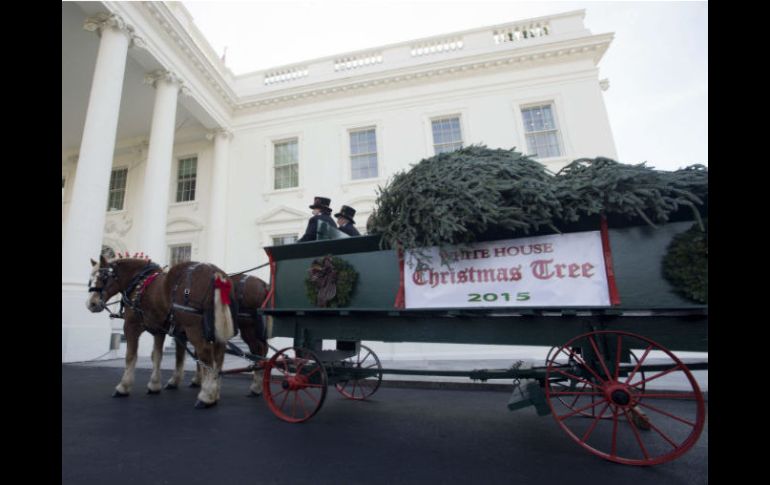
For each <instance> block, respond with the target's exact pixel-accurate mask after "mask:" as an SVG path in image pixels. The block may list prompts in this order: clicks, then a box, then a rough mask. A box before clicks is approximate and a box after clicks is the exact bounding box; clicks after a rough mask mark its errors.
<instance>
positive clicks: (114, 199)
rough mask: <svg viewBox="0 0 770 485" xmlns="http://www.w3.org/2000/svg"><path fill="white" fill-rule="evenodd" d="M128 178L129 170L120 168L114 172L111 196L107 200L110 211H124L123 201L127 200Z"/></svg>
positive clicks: (111, 181)
mask: <svg viewBox="0 0 770 485" xmlns="http://www.w3.org/2000/svg"><path fill="white" fill-rule="evenodd" d="M127 177H128V169H127V168H120V169H117V170H113V171H112V175H111V176H110V196H109V198H108V199H107V210H108V211H120V210H123V201H124V199H125V198H126V178H127Z"/></svg>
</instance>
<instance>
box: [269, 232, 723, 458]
mask: <svg viewBox="0 0 770 485" xmlns="http://www.w3.org/2000/svg"><path fill="white" fill-rule="evenodd" d="M683 219H685V218H684V217H680V218H678V219H677V218H673V219H672V221H671V222H669V223H667V224H665V225H662V226H660V227H657V228H653V227H649V226H646V225H640V224H631V223H627V222H622V221H614V220H612V219H610V220H609V221H607V220H604V219H599V218H596V219H587V220H585V221H582V222H581V223H580V225H573V226H571V227H567V228H562V229H563V232H564V234H565V235H568V234H588V233H595V234H596V237H597V238H598V237H601V244H602V247H603V250H604V257H605V258H606V260H605V263H606V267H605V268H604V271H606V273H607V284H608V288H609V295H608V299H609V300H610V303H609V304H606V305H598V306H597V305H593V304H587V305H582V304H579V303H578V304H571V305H565V306H560V307H558V306H557V307H554V306H552V305H549V306H537V305H528V304H527V302H526V301H525V302H520V301H519V302H513V301H511V303H501V301H495V304H494V306H491V305H486V304H485V301H486V302H488V301H490V300H492V298H493V297H494V299H495V300H503V296H505V295H507V294H508V293H502V292H498V293H484V294H479V295H478V297H473V296H471V297H470V298H471V299H472V300H473V299H474V298H475V300H473V301H474V303H468V302H464V303H457V304H453V305H450V306H447V307H430V308H412V307H410V305H409V304H408V301H406V304H405V299H404V292H405V289H404V286H405V284H404V281H405V279H407V280H408V279H409V278H410V276H409V271H410V270H409V265H408V263H409V262H408V261H407V263H406V265H405V263H404V261H405V259H408V258H406V257H405V255H404V254H402V253H400V252H399V251H397V250H383V249H380V239H379V238H378V237H377V236H363V237H356V238H343V237H340V236H339V234H338V233H336V232H335V231H334V230H328V229H327V230H326V231H325V235H324V236H323V237H325V238H326V239H325V240H318V241H315V242H311V243H300V244H292V245H285V246H273V247H267V248H265V251H266V252H267V253H268V256H269V258H270V266H271V293H270V295H269V296H268V299H267V301H266V302H265V305H264V307H263V309H262V310H261V313H262V314H263V315H266V316H269V317H271V318H272V328H273V330H272V335H273V336H279V337H290V338H293V340H294V344H293V347H290V348H286V349H283V350H280V351H278V352H276V353H275V354H274V355H273V356H272V358H270V359H269V360H267V361H265V362H264V363H262V364H261V365H260V366H259V367H264V396H265V399H266V401H267V403H268V405H269V407H270V409H271V410H272V411H273V412H274V413H275V414H276V416H278V417H279V418H280V419H283V420H285V421H288V422H303V421H306V420H308V419H310V418H311V417H312V416H313V415H315V414H316V413H317V412H318V410H319V409H320V408H321V406H322V405H323V402H324V399H325V397H326V394H327V389H328V387H329V385H333V386H334V387H335V389H336V390H337V391H339V392H340V393H341V394H342V395H343V396H345V397H346V398H349V399H356V400H362V399H366V398H368V397H369V396H371V395H372V394H374V393H375V392H376V391H377V389H378V387H379V385H380V382H381V380H382V376H383V374H411V375H418V374H420V375H451V376H467V377H469V378H471V379H478V380H491V379H507V380H513V382H514V384H515V386H514V395H513V396H512V397H511V400H510V402H509V408H510V409H512V410H513V409H518V408H521V407H524V406H525V405H532V406H534V407H535V409H536V410H537V413H538V414H539V415H544V414H552V415H553V416H554V417H555V418H556V421H557V422H558V423H559V425H560V426H561V427H562V428H563V429H564V431H565V432H567V434H568V435H569V436H570V437H571V438H573V439H574V440H575V441H576V442H577V443H578V444H579V445H580V446H582V447H583V448H585V449H587V450H588V451H590V452H592V453H594V454H596V455H598V456H600V457H602V458H605V459H608V460H611V461H614V462H618V463H623V464H632V465H653V464H659V463H663V462H666V461H669V460H672V459H675V458H676V457H678V456H680V455H681V454H683V453H684V452H686V451H687V450H688V449H689V448H691V447H692V446H693V445H694V444H695V442H696V441H697V439H698V437H699V436H700V434H701V431H702V430H703V427H704V423H705V414H706V412H705V405H704V399H703V395H702V392H701V390H700V388H699V386H698V383H697V381H696V379H695V378H694V376H693V374H692V371H696V370H707V368H708V361H707V359H701V360H700V361H692V359H690V360H689V361H688V362H687V363H685V362H683V361H682V360H681V359H680V358H678V357H677V356H676V355H675V354H674V353H673V352H672V350H670V349H673V350H676V351H688V352H707V351H708V307H707V305H705V304H696V303H693V302H692V301H690V300H687V299H685V298H684V297H682V296H681V294H680V292H679V291H677V289H675V288H673V287H672V285H671V283H669V282H668V281H667V280H666V279H664V278H663V276H662V270H661V265H662V261H663V258H664V256H665V255H666V253H667V251H668V247H669V245H670V243H671V241H672V239H673V238H674V237H675V236H676V235H678V234H681V233H684V232H685V231H687V230H688V229H689V228H691V227H692V225H693V222H692V221H688V220H683ZM541 236H548V233H547V232H545V231H544V232H542V233H539V234H535V235H529V236H527V237H541ZM553 237H562V236H559V235H554V236H553ZM319 239H321V236H319ZM493 242H494V241H493ZM327 257H331V259H327V261H326V263H327V264H326V265H327V269H329V262H331V261H336V262H337V263H339V262H340V261H342V262H344V263H347V264H346V265H345V267H346V268H348V271H349V272H353V273H355V274H356V277H357V278H356V281H355V285H354V288H353V290H352V292H348V293H349V294H347V295H344V296H346V299H347V300H349V301H347V302H346V303H345V305H344V306H337V307H319V301H314V300H313V299H312V298H313V296H315V295H314V294H313V293H312V292H309V291H308V287H307V282H306V280H307V279H308V276H309V274H311V273H310V270H311V267H312V266H313V265H314V264H315V265H316V266H317V267H316V270H318V268H319V267H320V266H319V265H321V264H322V263H323V261H324V258H327ZM532 264H533V265H534V263H532ZM533 267H534V266H533ZM418 268H419V267H418ZM337 269H339V267H337ZM564 271H565V275H564V276H565V279H569V278H568V277H567V273H566V272H567V267H566V266H565V268H564ZM577 271H578V270H577V267H576V269H575V274H574V275H570V276H574V277H575V278H577V276H576V275H577ZM446 274H449V273H446ZM479 275H480V273H479ZM335 277H336V278H339V277H340V274H339V273H334V274H332V275H331V276H330V275H329V272H328V271H327V273H326V278H327V279H328V278H331V279H332V280H334V278H335ZM415 281H417V279H415ZM543 284H545V283H543ZM503 286H505V285H504V284H503V283H501V286H500V287H501V288H502V287H503ZM318 291H319V292H320V291H321V290H318ZM415 291H417V290H415ZM458 294H459V293H458ZM327 296H328V295H327ZM407 296H408V295H407ZM463 298H464V296H463ZM407 300H408V299H407ZM508 300H509V301H510V300H511V298H510V297H508ZM330 301H331V300H330ZM458 301H459V300H458ZM478 303H480V304H478ZM323 340H335V341H336V343H337V344H336V348H335V349H334V350H323V349H322V346H321V343H322V341H323ZM361 341H382V342H432V343H458V344H490V345H491V344H493V345H532V346H547V347H551V351H550V352H549V354H548V356H547V357H546V359H545V361H542V362H531V363H522V362H511V364H512V365H511V366H510V367H509V368H505V369H469V370H467V371H430V370H406V369H387V368H383V366H382V364H381V362H380V360H379V358H378V357H377V356H376V355H375V354H374V352H373V351H372V350H371V349H369V348H367V347H366V346H364V345H362V344H361ZM672 389H673V390H672ZM469 412H470V411H469Z"/></svg>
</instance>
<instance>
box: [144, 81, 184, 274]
mask: <svg viewBox="0 0 770 485" xmlns="http://www.w3.org/2000/svg"><path fill="white" fill-rule="evenodd" d="M145 81H146V82H148V83H151V84H152V85H153V86H155V106H154V108H153V111H152V125H151V128H150V146H149V148H148V150H147V166H146V168H145V171H144V185H143V189H142V190H143V193H142V202H141V210H140V212H139V217H138V220H139V250H140V251H144V254H146V255H149V256H150V258H152V260H153V261H154V262H156V263H158V264H160V265H164V264H166V262H167V259H168V257H167V254H166V221H167V220H168V204H169V190H170V187H171V160H172V157H173V151H174V128H175V121H176V108H177V106H176V105H177V98H178V95H179V90H180V87H181V84H182V83H181V81H180V80H179V78H178V77H176V76H175V75H174V74H172V73H170V72H168V71H155V72H153V73H151V74H148V75H147V77H146V78H145Z"/></svg>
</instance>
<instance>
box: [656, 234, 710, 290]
mask: <svg viewBox="0 0 770 485" xmlns="http://www.w3.org/2000/svg"><path fill="white" fill-rule="evenodd" d="M703 222H704V227H705V229H706V231H705V232H704V231H702V230H701V229H700V227H699V226H698V225H697V224H694V225H693V226H692V227H691V228H690V229H689V230H687V231H685V232H683V233H682V234H678V235H677V236H676V237H674V239H672V240H671V244H669V246H668V252H667V253H666V256H665V257H664V258H663V276H664V277H665V278H666V279H667V280H668V281H669V282H670V283H671V284H672V285H673V286H674V288H675V289H676V291H677V292H678V293H680V294H681V295H683V296H684V297H686V298H689V299H691V300H693V301H695V302H698V303H708V283H709V279H708V278H709V274H708V219H704V221H703Z"/></svg>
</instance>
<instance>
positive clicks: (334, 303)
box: [305, 255, 358, 308]
mask: <svg viewBox="0 0 770 485" xmlns="http://www.w3.org/2000/svg"><path fill="white" fill-rule="evenodd" d="M327 257H331V255H328V256H327ZM323 259H324V258H319V259H316V260H314V261H313V262H312V263H311V269H312V267H313V266H321V265H322V264H323ZM331 262H332V266H333V267H334V271H335V272H336V273H337V275H336V278H335V280H334V281H335V284H336V295H335V296H334V298H332V299H331V300H329V302H328V303H327V305H326V306H327V307H328V308H337V307H346V306H348V305H349V304H350V301H351V299H352V297H353V291H354V290H355V286H356V282H357V281H358V273H357V272H356V270H355V268H354V267H353V265H351V264H350V263H348V262H347V261H345V260H344V259H340V258H337V257H332V258H331ZM310 271H311V270H308V276H307V277H306V278H305V294H306V295H307V297H308V299H309V300H310V302H311V303H312V304H313V305H315V304H316V302H317V298H318V288H317V287H316V285H315V284H313V281H312V279H311V276H310Z"/></svg>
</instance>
